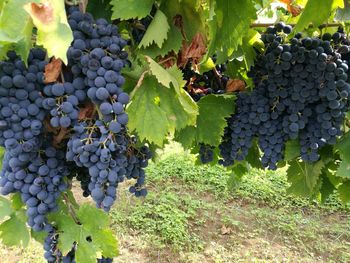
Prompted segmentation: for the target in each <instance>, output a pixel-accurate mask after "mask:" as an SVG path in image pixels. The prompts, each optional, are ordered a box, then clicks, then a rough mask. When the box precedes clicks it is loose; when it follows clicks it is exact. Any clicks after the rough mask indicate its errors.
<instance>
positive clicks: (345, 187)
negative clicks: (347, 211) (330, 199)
mask: <svg viewBox="0 0 350 263" xmlns="http://www.w3.org/2000/svg"><path fill="white" fill-rule="evenodd" d="M338 193H339V198H340V201H341V202H342V203H343V204H346V203H349V202H350V182H349V181H348V182H344V183H343V184H341V185H340V186H339V187H338Z"/></svg>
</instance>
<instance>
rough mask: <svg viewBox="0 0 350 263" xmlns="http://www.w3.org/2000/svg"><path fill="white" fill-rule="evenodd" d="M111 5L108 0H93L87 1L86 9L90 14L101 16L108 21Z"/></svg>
mask: <svg viewBox="0 0 350 263" xmlns="http://www.w3.org/2000/svg"><path fill="white" fill-rule="evenodd" d="M111 9H112V6H111V3H110V1H108V0H94V1H89V2H88V5H87V8H86V11H87V12H89V13H90V14H92V15H93V16H94V17H96V18H100V17H103V18H105V19H107V20H108V21H111V17H112V10H111Z"/></svg>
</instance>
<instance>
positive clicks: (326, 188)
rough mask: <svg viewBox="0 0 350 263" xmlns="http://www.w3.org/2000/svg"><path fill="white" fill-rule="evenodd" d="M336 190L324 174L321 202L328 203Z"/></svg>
mask: <svg viewBox="0 0 350 263" xmlns="http://www.w3.org/2000/svg"><path fill="white" fill-rule="evenodd" d="M335 189H336V188H335V187H334V185H333V184H332V182H331V181H330V180H329V178H328V177H327V176H326V175H324V173H322V185H321V188H320V193H321V202H322V203H324V202H326V201H327V199H328V198H329V196H330V195H331V194H333V192H334V190H335Z"/></svg>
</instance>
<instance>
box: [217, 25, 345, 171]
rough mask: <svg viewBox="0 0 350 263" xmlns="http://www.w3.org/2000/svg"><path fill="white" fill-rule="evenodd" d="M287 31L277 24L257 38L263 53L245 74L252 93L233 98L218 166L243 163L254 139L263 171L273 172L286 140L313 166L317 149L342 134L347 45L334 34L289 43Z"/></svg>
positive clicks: (283, 26)
mask: <svg viewBox="0 0 350 263" xmlns="http://www.w3.org/2000/svg"><path fill="white" fill-rule="evenodd" d="M291 31H292V28H291V27H290V26H288V25H284V24H283V23H278V24H276V26H274V27H269V28H268V29H267V31H266V33H264V34H263V35H262V40H263V41H264V44H265V52H264V53H261V54H258V56H257V60H256V63H255V65H254V67H252V69H251V71H250V72H249V74H250V76H251V77H252V78H253V81H254V84H255V89H253V90H252V91H251V92H250V93H243V94H242V93H241V94H239V95H238V98H237V101H236V113H235V114H233V115H232V116H231V117H230V118H228V120H227V124H228V126H227V127H226V129H225V132H224V136H223V140H222V143H221V145H220V146H219V148H220V153H221V157H222V160H221V161H220V162H221V163H222V164H224V165H232V164H233V163H234V161H236V160H237V161H240V160H243V159H244V158H245V157H246V156H247V154H248V150H249V148H250V147H251V145H252V141H253V139H254V137H257V138H258V144H259V147H260V149H261V151H262V153H263V155H262V158H261V162H262V164H263V166H264V167H268V168H269V169H276V168H277V163H278V161H280V160H282V159H283V152H284V148H285V143H286V142H287V140H290V139H297V140H299V142H300V157H301V159H302V160H304V161H307V162H316V161H318V160H319V159H320V155H319V149H320V148H322V147H323V146H325V145H334V144H335V143H336V140H337V137H338V136H341V135H342V124H343V122H344V117H345V114H346V112H347V111H348V110H349V106H350V105H349V93H350V84H349V79H348V69H349V66H348V63H349V59H347V57H348V54H349V51H350V48H349V46H348V45H347V44H346V43H348V42H346V41H347V40H346V39H345V37H344V35H342V34H341V33H339V32H337V33H335V34H333V35H330V34H325V35H324V36H323V37H322V38H309V37H306V38H302V35H301V34H299V33H298V34H296V35H295V36H294V37H293V38H291V39H290V41H288V38H287V36H288V34H290V33H291Z"/></svg>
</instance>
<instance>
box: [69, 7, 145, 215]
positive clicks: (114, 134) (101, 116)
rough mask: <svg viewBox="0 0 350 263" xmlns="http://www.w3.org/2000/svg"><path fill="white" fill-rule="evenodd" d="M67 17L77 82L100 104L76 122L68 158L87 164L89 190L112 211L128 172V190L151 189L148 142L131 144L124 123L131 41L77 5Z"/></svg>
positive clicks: (141, 191)
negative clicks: (148, 186) (124, 70)
mask: <svg viewBox="0 0 350 263" xmlns="http://www.w3.org/2000/svg"><path fill="white" fill-rule="evenodd" d="M68 19H69V20H68V21H69V23H70V25H71V27H72V30H73V34H74V41H73V43H72V46H71V47H70V49H69V50H68V59H69V66H70V67H71V68H72V69H74V70H72V73H73V84H74V81H75V80H76V79H82V80H83V83H84V87H85V89H84V90H85V92H86V96H87V99H88V100H89V101H91V102H92V103H93V104H94V105H96V112H93V113H92V116H89V117H90V119H89V120H77V121H74V122H73V123H72V127H73V131H74V134H73V135H72V136H71V138H70V140H69V142H68V151H67V160H69V161H74V162H75V163H76V165H77V166H79V167H85V168H88V171H89V174H90V180H85V181H86V182H88V189H85V193H86V194H87V193H91V196H92V198H93V199H94V200H95V202H96V205H97V206H98V207H101V208H103V209H104V210H106V211H109V209H110V208H111V206H112V204H113V202H114V201H115V198H116V189H117V186H118V183H120V182H122V181H124V178H125V177H126V178H128V179H131V178H134V179H136V184H135V186H133V187H131V188H130V192H132V193H135V195H136V196H144V195H146V193H147V191H146V190H145V189H142V185H143V184H144V179H145V174H144V170H143V169H144V168H145V167H146V166H147V162H145V160H148V159H149V158H150V156H149V152H148V148H147V147H146V146H143V147H141V149H140V150H139V149H137V148H136V147H134V146H132V144H131V139H130V137H129V135H128V134H127V128H126V124H127V122H128V115H127V114H126V113H125V106H126V104H127V103H128V102H129V96H128V94H127V93H125V92H123V90H122V88H121V87H122V85H123V84H124V82H125V80H124V78H123V76H122V75H121V73H120V71H121V70H122V68H123V67H124V66H126V65H128V61H127V53H126V52H125V51H123V48H124V47H125V46H126V45H127V41H125V40H124V39H122V38H121V36H120V35H119V33H118V28H117V26H115V25H112V24H108V23H107V21H105V20H104V19H98V20H96V21H94V20H93V19H92V17H91V15H89V14H82V13H81V12H80V11H79V10H77V9H76V8H70V10H69V12H68ZM93 115H95V116H93ZM143 149H147V150H143ZM142 151H144V152H145V153H144V154H143V155H142V157H141V158H140V157H139V156H136V155H134V152H135V153H136V152H142ZM143 156H147V158H144V157H143Z"/></svg>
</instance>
